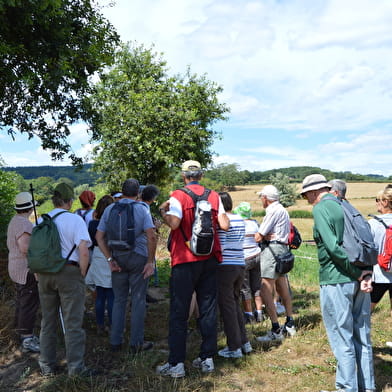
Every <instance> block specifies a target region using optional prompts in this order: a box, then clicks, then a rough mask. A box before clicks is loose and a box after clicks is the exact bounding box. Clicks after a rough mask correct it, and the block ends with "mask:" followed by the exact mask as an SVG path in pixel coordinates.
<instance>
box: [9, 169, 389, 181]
mask: <svg viewBox="0 0 392 392" xmlns="http://www.w3.org/2000/svg"><path fill="white" fill-rule="evenodd" d="M1 170H5V171H14V172H16V173H18V174H20V175H21V176H22V177H23V178H24V179H26V180H30V179H34V178H38V177H51V178H53V179H54V180H55V181H56V180H58V179H59V178H64V177H65V178H69V179H70V180H72V182H73V183H74V184H75V186H78V185H81V184H89V185H90V186H93V185H95V184H96V181H97V179H98V175H97V174H96V173H95V172H93V171H92V164H86V165H84V166H83V167H82V168H81V169H79V168H76V167H74V166H20V167H3V168H1ZM241 172H242V173H245V172H246V173H247V175H246V176H245V177H244V182H245V183H251V184H256V183H266V182H268V181H269V178H270V176H271V175H276V173H282V174H285V175H287V176H288V177H290V179H291V181H293V182H301V181H302V180H303V179H304V178H305V177H306V176H307V175H309V174H313V173H321V174H323V175H324V176H325V177H326V178H327V179H328V180H331V179H333V178H340V179H341V180H345V181H351V182H354V181H357V182H362V181H363V182H389V181H392V176H390V177H384V176H381V175H378V174H366V175H364V174H353V173H351V172H349V171H344V172H333V171H331V170H327V169H321V168H319V167H314V166H293V167H287V168H280V169H273V170H266V171H254V172H249V171H248V170H243V171H241ZM206 176H208V171H207V172H206ZM245 183H244V184H243V185H245Z"/></svg>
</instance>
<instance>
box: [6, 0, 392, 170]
mask: <svg viewBox="0 0 392 392" xmlns="http://www.w3.org/2000/svg"><path fill="white" fill-rule="evenodd" d="M110 3H112V2H110V1H109V0H100V4H101V5H102V6H104V8H103V9H102V12H103V13H104V15H105V16H106V17H107V18H108V19H109V20H110V21H111V22H112V24H113V25H114V26H115V28H116V29H117V31H118V33H119V34H120V37H121V39H122V41H124V42H127V41H136V42H137V43H138V44H143V45H144V46H146V47H148V48H149V47H151V46H152V45H153V46H154V50H155V51H157V52H162V53H163V58H164V59H165V60H166V61H167V63H168V66H169V68H170V71H169V72H171V73H173V74H177V73H185V71H186V68H187V66H190V68H191V71H192V72H194V73H197V74H198V75H203V74H206V77H207V78H208V79H209V80H211V81H214V82H216V83H218V84H219V85H221V86H222V87H223V93H222V94H221V95H220V97H219V98H220V101H221V102H225V103H226V104H227V105H228V106H229V108H230V114H229V116H228V117H229V118H228V121H226V122H219V123H216V124H214V126H213V128H214V130H216V131H218V132H221V136H222V139H221V140H216V141H215V143H214V145H213V150H214V151H215V152H216V153H217V156H216V157H215V158H214V163H215V164H219V163H237V164H238V165H239V167H240V169H241V170H245V169H247V170H250V171H255V170H260V171H264V170H269V169H277V168H284V167H290V166H317V167H321V168H323V169H329V170H333V171H351V172H353V173H360V174H369V173H372V174H381V175H384V176H390V175H392V165H391V161H392V159H391V154H390V150H391V146H392V110H391V108H392V77H391V66H390V64H392V28H391V27H390V26H391V22H392V1H390V0H377V2H375V1H374V0H253V1H248V0H148V1H146V0H132V1H130V0H115V2H113V3H115V4H114V5H113V6H108V5H109V4H110ZM70 140H71V143H72V146H73V148H74V151H75V152H76V153H79V154H82V155H83V156H84V155H85V154H87V153H88V151H89V150H90V148H91V146H90V145H89V144H88V138H87V134H86V132H85V128H84V126H83V124H79V125H77V126H75V127H74V128H73V131H72V135H71V139H70ZM0 155H1V156H2V157H3V159H4V160H5V162H6V164H7V165H8V166H28V165H44V164H51V165H53V164H61V165H64V164H67V163H68V162H67V161H64V162H57V163H53V162H52V161H51V160H50V158H49V154H48V153H46V152H44V151H42V149H41V148H40V147H39V141H38V140H37V141H33V140H30V141H28V140H27V138H26V137H22V136H20V135H19V136H18V137H17V140H16V141H15V142H12V141H11V140H10V138H9V137H8V136H7V135H3V134H0Z"/></svg>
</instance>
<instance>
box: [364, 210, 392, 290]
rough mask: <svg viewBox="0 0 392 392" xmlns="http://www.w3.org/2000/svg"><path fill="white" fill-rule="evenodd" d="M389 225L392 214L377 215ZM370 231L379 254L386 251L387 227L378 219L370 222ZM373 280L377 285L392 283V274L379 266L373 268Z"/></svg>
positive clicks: (391, 222) (391, 220)
mask: <svg viewBox="0 0 392 392" xmlns="http://www.w3.org/2000/svg"><path fill="white" fill-rule="evenodd" d="M377 216H378V217H379V218H381V219H382V220H383V221H384V222H385V223H386V224H387V225H391V224H392V214H383V215H377ZM369 225H370V229H371V231H372V234H373V238H374V242H375V243H376V245H377V247H378V253H381V252H382V251H383V249H384V239H385V226H384V225H383V224H382V223H380V222H378V221H377V220H376V219H370V220H369ZM373 280H374V282H375V283H392V272H386V271H384V270H383V269H382V268H381V267H380V266H379V265H378V264H376V265H375V266H374V267H373Z"/></svg>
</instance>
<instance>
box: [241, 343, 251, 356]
mask: <svg viewBox="0 0 392 392" xmlns="http://www.w3.org/2000/svg"><path fill="white" fill-rule="evenodd" d="M241 350H242V352H243V353H244V354H250V353H251V352H252V351H253V348H252V346H251V344H250V342H246V343H244V344H243V345H242V346H241Z"/></svg>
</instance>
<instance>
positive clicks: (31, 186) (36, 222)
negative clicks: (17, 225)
mask: <svg viewBox="0 0 392 392" xmlns="http://www.w3.org/2000/svg"><path fill="white" fill-rule="evenodd" d="M30 193H31V201H32V202H33V210H34V218H35V224H36V225H38V218H37V210H36V209H35V201H34V188H33V184H30Z"/></svg>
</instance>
